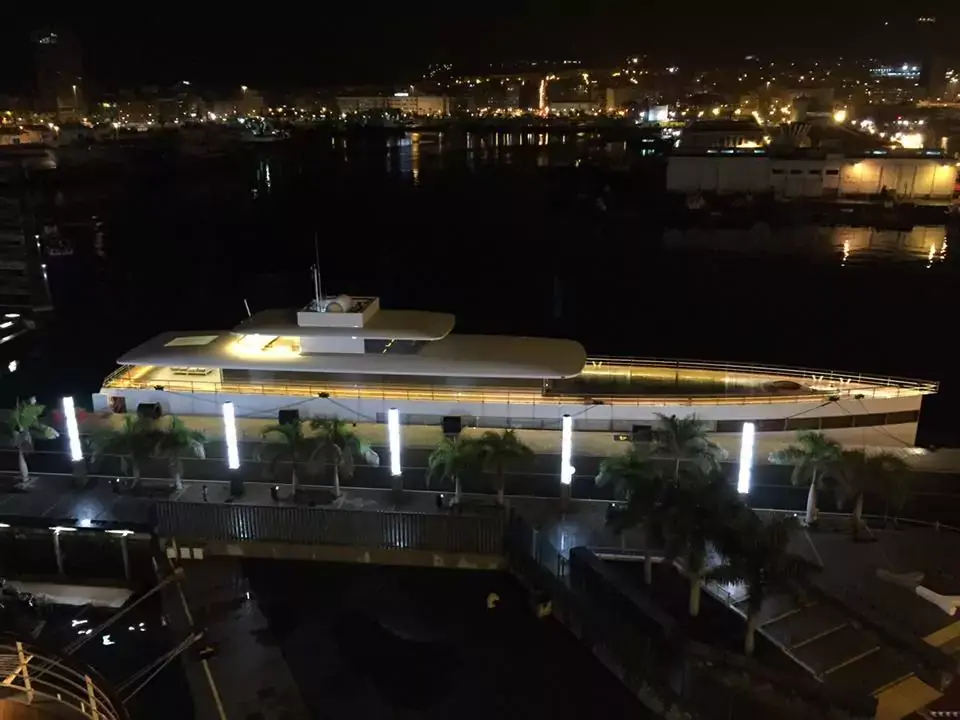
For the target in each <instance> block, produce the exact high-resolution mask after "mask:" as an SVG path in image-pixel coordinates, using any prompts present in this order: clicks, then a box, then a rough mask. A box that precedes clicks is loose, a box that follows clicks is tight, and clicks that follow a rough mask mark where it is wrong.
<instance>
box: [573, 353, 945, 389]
mask: <svg viewBox="0 0 960 720" xmlns="http://www.w3.org/2000/svg"><path fill="white" fill-rule="evenodd" d="M603 365H614V366H617V365H620V366H624V367H630V368H633V367H636V368H661V369H669V370H676V371H678V372H680V373H682V372H683V371H685V370H686V371H690V370H702V371H709V372H716V373H727V374H731V375H745V376H753V377H756V378H758V379H759V378H762V377H777V378H783V379H805V380H810V379H815V380H822V381H824V382H829V381H833V382H837V383H841V382H843V383H847V382H849V383H851V384H853V383H856V384H857V385H866V386H876V387H883V388H900V389H905V390H916V391H917V392H920V393H935V392H937V391H938V389H939V387H940V383H938V382H935V381H932V380H918V379H911V378H902V377H895V376H880V375H863V374H862V373H848V372H839V371H835V370H821V369H816V368H791V367H785V366H781V365H753V364H750V363H731V362H709V361H704V360H657V359H655V358H617V357H606V356H596V357H590V358H587V364H586V366H585V367H586V368H590V367H591V366H598V367H599V366H603Z"/></svg>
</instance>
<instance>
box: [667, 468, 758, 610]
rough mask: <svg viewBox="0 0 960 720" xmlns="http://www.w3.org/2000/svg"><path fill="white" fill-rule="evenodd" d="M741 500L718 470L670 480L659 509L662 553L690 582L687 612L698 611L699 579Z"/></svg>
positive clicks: (726, 530) (731, 521)
mask: <svg viewBox="0 0 960 720" xmlns="http://www.w3.org/2000/svg"><path fill="white" fill-rule="evenodd" d="M742 508H743V503H742V502H741V501H740V500H739V498H738V497H737V496H736V494H735V493H734V491H733V490H732V489H731V487H730V485H729V483H728V482H727V480H726V478H724V477H723V476H722V475H720V474H713V475H709V476H707V475H703V474H702V473H699V472H697V473H688V474H686V475H685V476H682V477H681V478H680V480H679V481H678V482H675V483H669V484H668V485H667V486H666V488H665V492H664V494H663V501H662V507H661V509H660V510H659V512H658V515H659V517H658V524H659V525H660V526H661V528H662V532H663V537H664V540H665V541H666V546H665V556H666V559H667V560H669V561H670V562H676V561H679V562H680V565H681V567H682V570H681V572H683V574H684V575H685V576H686V577H687V579H688V581H689V582H690V603H689V609H690V615H691V616H692V617H695V616H697V615H698V614H699V613H700V583H701V581H702V580H703V577H704V573H705V571H706V570H707V560H708V556H709V553H710V551H711V549H713V547H714V543H715V542H717V541H718V540H720V541H722V540H723V539H724V538H725V537H726V535H727V534H728V528H729V527H730V525H731V524H732V523H733V522H735V518H737V517H739V516H740V515H741V511H742Z"/></svg>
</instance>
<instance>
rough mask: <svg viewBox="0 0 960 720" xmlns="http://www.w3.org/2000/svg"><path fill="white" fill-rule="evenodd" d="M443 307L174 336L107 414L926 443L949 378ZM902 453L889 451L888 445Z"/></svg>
mask: <svg viewBox="0 0 960 720" xmlns="http://www.w3.org/2000/svg"><path fill="white" fill-rule="evenodd" d="M454 325H455V318H454V316H453V315H450V314H447V313H442V312H422V311H413V310H390V309H385V308H381V305H380V300H379V299H378V298H376V297H351V296H346V295H340V296H336V297H324V296H321V295H320V293H319V292H317V293H316V294H315V297H314V299H313V300H311V301H310V303H309V304H307V305H306V306H304V307H303V308H300V309H278V310H266V311H263V312H258V313H256V314H253V315H251V316H250V317H248V318H247V319H245V320H243V321H242V322H240V323H239V324H238V325H237V326H236V327H234V328H232V329H229V330H222V329H221V330H209V331H191V332H166V333H163V334H161V335H159V336H157V337H154V338H152V339H150V340H148V341H146V342H145V343H143V344H142V345H139V346H138V347H136V348H134V349H132V350H130V351H129V352H127V353H126V354H124V355H123V356H122V357H121V358H119V360H118V362H119V364H120V367H119V368H118V369H117V370H116V371H115V372H113V373H112V374H111V375H110V376H109V377H108V378H107V379H106V380H105V381H104V383H103V387H102V389H101V391H100V393H99V394H97V395H95V396H94V405H95V408H96V409H97V410H106V411H111V410H112V411H113V412H124V413H125V412H134V411H137V409H138V408H141V406H142V405H144V404H150V407H152V408H154V411H155V412H164V413H174V414H177V415H219V414H220V412H221V410H220V406H221V404H222V403H224V402H228V401H229V402H232V403H234V406H235V412H236V415H237V416H238V417H246V418H262V419H273V420H276V419H277V417H278V413H281V412H283V411H288V412H289V411H293V410H296V411H297V412H299V413H301V414H305V415H311V416H334V415H336V416H339V417H341V418H344V419H347V420H350V421H352V422H360V423H386V422H387V413H388V410H390V409H393V408H396V409H397V410H399V413H400V417H401V421H402V422H404V423H407V424H416V425H437V426H443V427H444V429H445V431H448V432H449V431H450V428H453V429H454V431H456V430H458V429H459V428H460V427H461V426H462V427H483V428H506V427H513V428H520V429H531V430H554V429H559V428H560V427H561V423H562V418H563V416H564V415H570V416H571V417H572V418H573V427H574V429H575V430H576V431H577V432H581V431H582V432H597V433H613V434H615V438H616V439H628V438H634V437H636V435H637V433H645V432H647V431H648V429H649V427H650V426H651V425H652V423H653V422H654V421H655V420H656V417H657V414H658V413H664V414H668V415H669V414H674V415H677V416H681V417H683V416H686V415H690V414H693V413H696V414H697V415H698V416H699V417H700V418H702V419H703V420H705V421H707V422H708V423H709V425H710V429H711V430H712V431H714V432H717V433H740V432H741V431H742V429H743V427H744V423H745V422H753V423H754V424H755V429H756V432H757V433H771V434H772V433H778V432H780V433H790V434H791V436H792V433H793V432H794V431H796V430H821V429H822V430H829V431H830V432H831V434H832V435H834V436H835V437H837V439H839V440H844V439H847V440H850V441H852V442H857V443H863V442H864V435H863V434H864V432H865V431H867V430H869V431H871V432H873V433H874V434H877V435H878V436H879V435H883V436H884V437H896V438H897V440H898V442H900V443H902V444H903V445H912V444H913V443H914V442H915V436H916V427H917V421H918V419H919V415H920V405H921V402H922V399H923V397H924V396H925V395H927V394H931V393H935V392H937V389H938V386H937V383H935V382H928V381H921V380H907V379H898V378H886V377H870V376H866V375H859V374H856V373H853V374H850V373H835V372H826V371H811V370H803V369H792V368H781V367H760V366H750V365H735V364H721V363H710V362H699V361H675V360H663V359H617V358H602V357H588V356H587V353H586V352H585V350H584V348H583V347H582V346H581V345H580V344H579V343H577V342H574V341H572V340H559V339H546V338H532V337H508V336H495V335H461V334H457V333H455V332H453V330H454ZM879 444H889V443H879Z"/></svg>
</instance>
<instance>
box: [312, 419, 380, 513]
mask: <svg viewBox="0 0 960 720" xmlns="http://www.w3.org/2000/svg"><path fill="white" fill-rule="evenodd" d="M310 427H311V428H312V429H313V430H316V431H318V436H317V438H318V439H317V443H318V452H319V454H320V455H322V456H324V457H325V458H326V459H327V460H328V461H329V462H330V466H331V467H332V468H333V494H334V495H335V496H336V497H340V473H343V476H344V477H345V478H350V477H352V476H353V469H354V467H355V462H356V460H357V459H358V458H359V459H361V460H363V461H364V462H366V463H367V465H379V464H380V456H379V455H377V453H375V452H374V451H373V449H372V448H371V447H370V444H369V443H368V442H367V441H366V440H364V439H363V438H361V437H360V436H358V435H357V434H356V433H355V432H353V430H351V429H350V427H349V426H348V425H347V423H345V422H344V421H343V420H341V419H340V418H337V417H334V418H313V419H312V420H310Z"/></svg>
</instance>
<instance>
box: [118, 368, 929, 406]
mask: <svg viewBox="0 0 960 720" xmlns="http://www.w3.org/2000/svg"><path fill="white" fill-rule="evenodd" d="M123 375H124V373H119V374H114V375H112V376H111V377H109V378H108V379H107V380H106V381H105V382H104V385H103V388H104V389H106V390H111V389H130V390H155V389H158V388H161V389H162V390H164V391H166V392H173V393H184V394H194V393H205V394H212V395H217V394H228V395H276V396H283V397H318V396H320V395H321V394H325V395H327V396H329V397H331V398H336V399H341V400H377V401H380V402H384V403H386V402H395V401H397V400H406V401H410V402H454V403H477V404H481V405H484V404H494V405H533V406H538V405H539V406H551V407H557V406H563V405H583V404H584V403H585V401H587V400H589V402H590V403H593V404H599V405H622V406H635V407H645V406H656V407H661V406H665V405H688V406H692V405H771V404H793V403H815V402H818V401H821V400H823V399H824V398H827V397H832V396H834V395H839V396H841V397H851V396H854V395H857V396H863V398H865V399H892V398H899V397H913V396H917V395H923V394H929V393H934V392H936V391H937V385H936V383H929V384H925V385H923V384H918V385H916V386H914V387H907V386H902V385H897V384H891V385H883V386H877V387H874V386H872V385H866V386H856V387H854V386H851V387H845V386H842V385H838V386H827V387H824V388H823V389H818V390H811V391H808V392H805V393H797V394H782V395H781V394H775V393H769V394H757V393H744V392H736V391H735V390H734V391H732V392H730V393H729V394H725V395H719V394H717V395H693V394H686V395H684V394H680V395H658V394H650V395H647V396H624V395H602V394H595V393H590V392H588V391H584V392H582V393H578V394H573V393H565V394H551V395H546V394H544V393H543V392H540V391H535V390H518V389H517V388H512V389H511V388H503V387H496V386H490V387H486V388H484V389H476V388H460V389H458V388H455V387H453V388H451V387H437V386H432V385H424V386H422V387H402V386H398V387H390V386H385V385H381V386H377V385H372V386H363V387H358V386H356V385H339V384H334V383H330V384H322V385H321V384H313V383H297V384H283V383H262V384H257V383H238V382H215V381H193V380H168V379H165V378H164V379H152V380H130V379H127V378H125V377H123ZM793 377H794V379H796V378H797V377H798V376H793ZM825 382H826V381H825Z"/></svg>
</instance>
